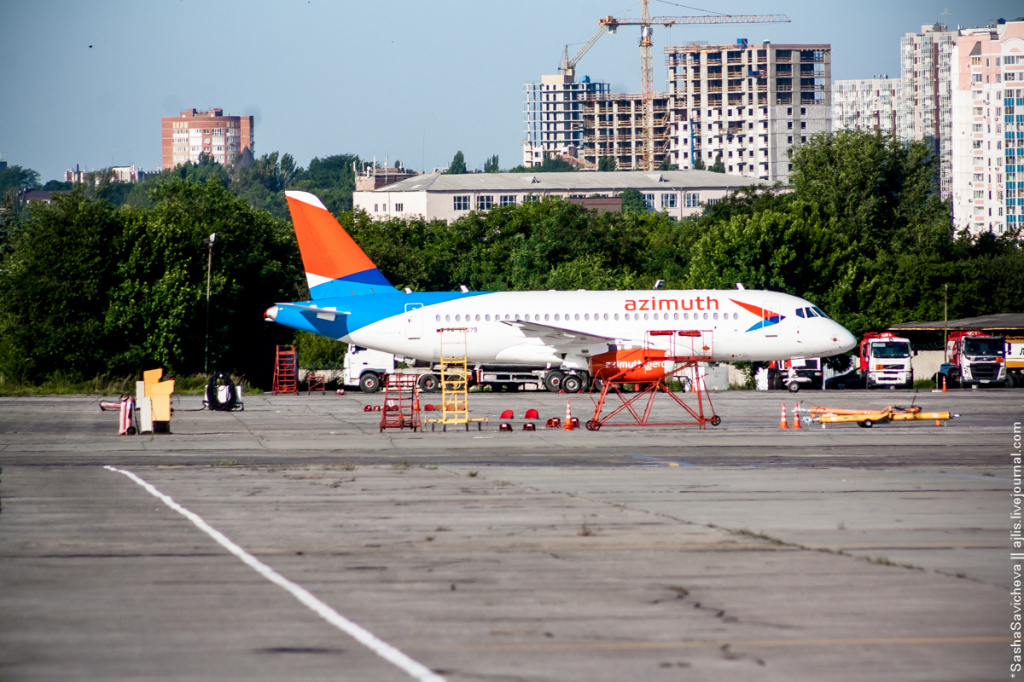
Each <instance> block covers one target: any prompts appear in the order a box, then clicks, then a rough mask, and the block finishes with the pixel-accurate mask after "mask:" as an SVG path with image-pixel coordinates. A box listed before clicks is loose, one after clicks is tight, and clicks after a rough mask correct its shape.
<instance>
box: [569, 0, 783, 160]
mask: <svg viewBox="0 0 1024 682" xmlns="http://www.w3.org/2000/svg"><path fill="white" fill-rule="evenodd" d="M647 1H648V0H641V2H642V4H641V8H640V18H639V19H617V18H615V17H613V16H611V15H608V16H606V17H604V18H602V19H598V21H597V23H598V25H599V26H601V27H602V28H605V29H607V30H608V32H609V33H615V32H616V31H617V30H618V28H619V26H639V27H640V98H641V103H642V105H643V126H642V132H643V141H644V142H643V147H644V156H643V170H651V169H653V168H654V66H653V63H652V57H651V48H652V47H653V45H654V40H653V32H654V25H655V24H657V25H659V26H669V27H670V26H674V25H675V24H762V23H769V22H786V23H788V22H789V17H787V16H786V15H785V14H715V15H703V16H690V17H652V16H651V15H650V12H649V11H648V9H647ZM600 35H601V33H600V32H599V33H598V35H596V36H594V38H593V39H592V40H597V38H598V37H600ZM588 47H589V46H588ZM581 56H582V55H581Z"/></svg>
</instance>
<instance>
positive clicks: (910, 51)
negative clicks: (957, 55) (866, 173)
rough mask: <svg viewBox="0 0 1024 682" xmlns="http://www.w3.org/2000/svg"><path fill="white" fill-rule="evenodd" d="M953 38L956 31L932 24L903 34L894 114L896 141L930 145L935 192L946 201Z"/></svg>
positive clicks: (948, 167)
mask: <svg viewBox="0 0 1024 682" xmlns="http://www.w3.org/2000/svg"><path fill="white" fill-rule="evenodd" d="M956 38H957V31H950V30H948V29H947V28H946V26H945V25H943V24H932V25H928V26H922V27H921V32H920V33H907V34H906V35H904V36H903V38H901V39H900V79H901V80H902V82H903V86H902V90H901V93H900V104H899V109H898V111H897V114H896V124H897V126H898V128H899V132H898V137H899V139H901V140H906V141H921V140H923V141H927V142H930V143H931V144H932V146H933V148H934V149H935V153H936V154H937V155H938V158H939V189H940V192H941V195H942V198H943V199H948V198H949V195H950V188H951V177H952V163H953V156H952V150H951V148H950V142H951V141H952V134H953V128H952V125H953V124H952V119H951V116H952V103H951V100H950V96H951V95H950V93H951V85H952V77H953V72H952V68H951V62H950V56H951V54H952V52H953V46H954V45H956Z"/></svg>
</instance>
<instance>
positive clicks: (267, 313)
mask: <svg viewBox="0 0 1024 682" xmlns="http://www.w3.org/2000/svg"><path fill="white" fill-rule="evenodd" d="M263 319H264V320H266V321H267V322H277V306H276V305H272V306H270V307H269V308H267V309H266V310H264V311H263Z"/></svg>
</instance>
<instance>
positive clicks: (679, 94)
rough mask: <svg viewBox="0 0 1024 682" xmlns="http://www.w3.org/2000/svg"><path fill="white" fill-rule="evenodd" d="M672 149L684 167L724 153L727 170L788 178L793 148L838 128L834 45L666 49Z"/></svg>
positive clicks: (764, 177) (742, 42)
mask: <svg viewBox="0 0 1024 682" xmlns="http://www.w3.org/2000/svg"><path fill="white" fill-rule="evenodd" d="M665 54H666V55H667V62H666V63H667V66H668V79H669V98H668V101H669V107H670V119H671V121H672V123H671V126H672V128H671V132H670V142H669V153H670V156H671V160H672V163H674V164H676V165H677V166H678V167H679V168H680V169H686V168H692V167H693V164H694V163H695V162H696V160H697V159H701V160H702V161H703V163H704V165H705V166H707V167H710V166H711V165H713V164H714V163H715V162H716V161H717V160H718V159H719V158H721V160H722V164H723V165H724V167H725V172H726V173H732V174H736V175H743V176H746V177H752V178H759V179H761V180H766V181H769V182H776V181H781V182H786V181H787V180H788V178H789V171H790V168H791V167H790V163H789V157H788V154H787V151H788V150H789V148H790V147H794V146H799V145H801V144H803V143H805V142H807V140H808V139H809V138H810V137H811V136H812V135H816V134H819V133H826V132H829V131H831V129H832V86H831V80H832V74H831V70H832V69H831V62H832V50H831V46H829V45H772V44H770V43H767V42H765V43H763V44H759V45H750V44H748V43H747V41H746V40H738V41H736V44H734V45H690V46H680V47H668V48H665Z"/></svg>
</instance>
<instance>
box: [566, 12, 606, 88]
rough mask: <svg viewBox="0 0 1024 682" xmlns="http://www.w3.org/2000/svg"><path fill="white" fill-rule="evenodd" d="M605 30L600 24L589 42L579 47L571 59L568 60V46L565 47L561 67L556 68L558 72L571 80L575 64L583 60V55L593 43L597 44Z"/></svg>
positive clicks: (574, 73)
mask: <svg viewBox="0 0 1024 682" xmlns="http://www.w3.org/2000/svg"><path fill="white" fill-rule="evenodd" d="M607 30H608V27H607V26H605V25H603V24H602V25H601V27H600V28H598V29H597V33H595V34H594V35H592V36H591V37H590V40H588V41H587V43H586V45H584V46H583V47H581V48H580V51H579V52H577V53H576V54H575V56H573V58H572V59H569V46H568V45H566V46H565V51H564V52H563V53H562V65H561V66H559V67H558V70H559V71H561V72H562V73H564V74H565V75H566V76H568V77H569V78H572V77H573V76H574V75H576V63H577V62H579V60H581V59H583V55H585V54H586V53H587V52H589V51H590V48H592V47H593V46H594V43H596V42H597V39H598V38H600V37H601V36H603V35H604V33H605V31H607Z"/></svg>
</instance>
